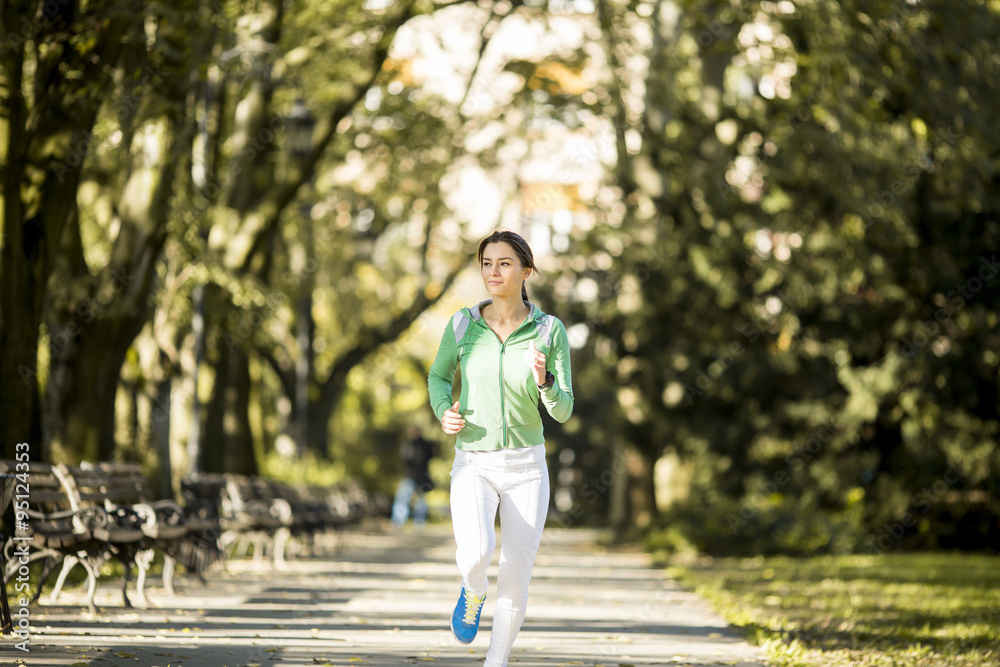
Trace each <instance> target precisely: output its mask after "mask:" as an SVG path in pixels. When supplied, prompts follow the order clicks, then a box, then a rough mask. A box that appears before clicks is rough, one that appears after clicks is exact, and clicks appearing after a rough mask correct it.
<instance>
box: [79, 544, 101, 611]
mask: <svg viewBox="0 0 1000 667" xmlns="http://www.w3.org/2000/svg"><path fill="white" fill-rule="evenodd" d="M79 562H80V564H81V565H83V567H84V568H85V569H86V570H87V612H88V613H89V614H90V615H91V616H97V606H96V605H95V604H94V594H95V593H97V568H95V567H94V564H93V563H91V562H90V559H89V558H84V559H83V560H80V561H79Z"/></svg>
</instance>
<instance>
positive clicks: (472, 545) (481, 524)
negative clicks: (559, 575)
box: [451, 445, 549, 667]
mask: <svg viewBox="0 0 1000 667" xmlns="http://www.w3.org/2000/svg"><path fill="white" fill-rule="evenodd" d="M498 507H499V509H500V572H499V574H498V575H497V598H496V605H495V607H494V611H493V631H492V633H491V635H490V648H489V650H488V651H487V652H486V662H485V666H484V667H505V666H506V665H507V658H508V657H509V656H510V651H511V648H513V645H514V639H515V638H516V637H517V633H518V631H519V630H520V629H521V623H522V622H524V612H525V610H526V609H527V606H528V582H530V581H531V568H532V566H533V565H534V563H535V554H537V553H538V544H539V543H540V542H541V539H542V528H543V527H544V526H545V515H546V514H547V512H548V508H549V473H548V469H547V468H546V465H545V445H535V446H534V447H522V448H520V449H503V450H498V451H490V452H466V451H461V450H459V451H457V452H455V464H454V465H453V466H452V469H451V523H452V528H453V529H454V531H455V544H456V545H457V547H458V548H457V549H456V550H455V560H456V561H457V563H458V569H459V572H461V574H462V583H463V585H464V586H465V589H466V590H468V591H471V592H473V593H474V594H476V595H482V594H483V593H485V592H486V589H487V587H488V585H489V582H488V581H487V579H486V570H487V568H488V567H489V565H490V561H491V560H492V558H493V550H494V549H495V548H496V537H495V535H494V529H493V526H494V522H495V521H496V515H497V508H498Z"/></svg>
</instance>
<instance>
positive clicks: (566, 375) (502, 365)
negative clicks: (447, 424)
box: [427, 301, 573, 451]
mask: <svg viewBox="0 0 1000 667" xmlns="http://www.w3.org/2000/svg"><path fill="white" fill-rule="evenodd" d="M489 303H490V301H483V302H481V303H479V304H478V305H476V306H473V307H472V308H462V309H461V310H460V311H458V312H457V313H455V315H454V317H452V318H451V320H450V321H449V322H448V326H446V327H445V330H444V335H443V336H442V337H441V346H440V347H439V348H438V352H437V356H436V357H435V358H434V363H433V364H432V365H431V370H430V374H429V375H428V377H427V389H428V392H429V393H430V398H431V408H433V410H434V414H435V415H436V416H437V418H438V419H439V420H440V419H441V418H442V417H443V416H444V413H445V411H446V410H447V409H448V408H450V407H451V406H452V405H453V404H454V400H453V399H452V384H453V382H454V379H455V371H456V369H461V372H462V391H461V395H460V396H459V406H458V408H459V412H460V413H461V415H462V417H463V418H464V419H465V427H464V428H462V430H461V431H459V432H458V438H457V440H456V442H455V448H456V449H463V450H467V451H489V450H495V449H511V448H515V447H530V446H532V445H540V444H543V443H544V442H545V438H544V436H543V435H542V417H541V415H540V414H539V411H538V399H539V397H541V399H542V404H543V405H544V406H545V409H546V410H548V411H549V414H550V415H552V418H553V419H555V420H556V421H559V422H565V421H566V420H567V419H569V418H570V415H572V414H573V378H572V373H571V371H570V362H569V339H568V338H567V337H566V327H564V326H563V323H562V322H560V321H559V320H558V319H557V318H555V317H554V316H552V315H546V314H545V313H543V312H542V311H541V310H539V309H538V308H537V307H536V306H535V305H533V304H528V305H529V306H531V312H530V313H528V316H527V317H526V318H525V320H524V322H522V323H521V326H519V327H518V328H517V329H515V330H514V332H513V333H512V334H510V336H508V337H507V340H505V341H503V342H500V337H499V336H497V334H496V332H494V331H493V329H491V328H490V327H489V326H488V325H487V324H486V322H485V320H484V319H483V316H482V314H481V309H482V308H483V306H485V305H487V304H489ZM530 341H534V342H535V348H536V349H537V350H538V351H539V352H542V353H544V354H545V356H546V360H547V361H546V364H545V367H546V370H548V371H550V372H551V373H552V374H553V375H554V376H555V383H554V384H553V385H552V386H551V387H549V388H548V389H539V388H538V385H537V384H535V378H534V377H533V376H532V374H531V369H530V368H529V367H528V365H527V364H526V363H525V362H524V353H525V352H526V351H527V350H528V344H529V342H530Z"/></svg>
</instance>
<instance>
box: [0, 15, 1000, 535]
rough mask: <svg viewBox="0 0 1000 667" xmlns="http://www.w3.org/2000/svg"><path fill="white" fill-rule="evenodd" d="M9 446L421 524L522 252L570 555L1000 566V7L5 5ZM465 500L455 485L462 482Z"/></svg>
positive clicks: (0, 132)
mask: <svg viewBox="0 0 1000 667" xmlns="http://www.w3.org/2000/svg"><path fill="white" fill-rule="evenodd" d="M0 22H2V28H0V38H2V43H0V160H2V167H3V173H2V190H0V197H2V206H0V211H2V213H0V216H2V217H0V220H2V228H0V244H2V245H0V438H2V442H3V447H4V450H3V454H4V457H6V458H10V457H11V456H12V453H13V448H14V443H16V442H29V443H31V445H32V452H33V454H34V455H35V456H36V457H37V458H40V459H44V460H62V461H79V460H84V459H90V460H94V459H107V458H125V459H130V460H137V461H141V462H142V463H143V464H144V465H145V466H146V467H147V469H148V470H149V471H150V472H151V473H154V477H155V479H157V480H158V483H159V484H160V485H161V490H162V491H163V492H165V493H169V492H171V491H172V490H173V491H175V490H176V488H177V484H178V479H179V478H180V476H182V475H184V474H187V473H189V472H192V471H199V470H201V471H232V472H242V473H257V472H259V473H264V474H271V475H277V476H282V477H285V478H287V479H291V480H301V479H305V478H308V479H309V480H310V481H313V482H335V481H341V480H344V479H348V478H352V479H357V480H361V481H362V482H363V483H365V485H366V486H367V487H368V488H370V489H373V490H381V491H390V490H391V489H392V488H393V487H394V485H395V481H396V476H397V475H398V474H399V472H400V464H399V461H398V460H397V455H396V452H397V449H398V444H399V438H400V436H401V434H402V433H403V431H404V430H405V427H406V426H407V425H409V424H417V425H420V426H421V427H422V428H423V429H424V430H425V433H427V434H431V433H434V434H435V437H437V438H438V439H439V441H440V443H441V445H442V451H447V447H448V446H449V445H450V443H449V442H448V440H447V439H446V438H445V437H444V436H443V435H442V434H441V433H440V430H439V429H438V428H437V425H436V423H435V421H434V419H433V416H432V415H431V413H430V411H429V410H428V408H427V396H426V383H425V379H426V370H427V368H428V367H429V364H430V361H431V359H432V358H433V353H434V350H435V348H436V345H437V343H438V341H439V337H440V332H441V330H442V329H443V327H444V322H445V321H446V319H447V317H448V316H449V315H450V314H451V313H452V312H454V310H455V309H456V308H457V307H458V306H460V305H464V304H467V303H472V302H475V301H477V300H478V299H479V298H481V296H480V295H481V294H482V293H483V292H482V288H481V285H480V284H479V280H478V274H477V272H476V269H475V267H470V262H469V259H470V256H471V255H472V253H473V252H474V249H475V243H476V242H477V240H478V239H479V238H481V237H482V236H484V235H486V234H487V233H489V232H490V231H491V230H492V229H494V228H496V227H498V226H508V227H511V228H513V229H515V230H516V231H519V232H521V233H523V234H524V235H525V236H526V237H528V239H529V241H530V242H531V243H532V245H533V247H534V249H535V251H536V254H537V255H538V256H539V260H540V264H541V267H542V270H543V272H544V275H543V276H542V277H541V278H540V279H538V280H533V281H532V282H531V284H530V285H529V291H530V293H531V294H532V298H533V299H535V300H537V301H538V302H539V304H540V305H541V306H542V308H543V309H545V310H546V311H548V312H551V313H554V314H556V315H557V316H558V317H560V318H561V319H562V320H563V321H564V322H565V323H566V324H567V327H568V329H569V332H570V339H571V343H572V345H573V347H574V358H573V363H574V371H575V387H574V388H575V391H576V399H577V408H576V415H575V416H574V417H573V418H572V419H571V420H570V421H569V422H567V423H566V424H565V425H563V426H558V425H556V424H554V423H551V422H547V434H548V435H549V449H550V463H551V470H552V473H553V487H554V490H555V492H554V496H553V497H554V507H553V513H552V515H551V518H552V522H553V523H554V524H557V525H590V524H597V525H611V526H613V527H614V528H615V529H616V532H617V534H618V536H619V537H635V536H638V535H643V536H645V538H646V539H647V540H648V542H649V544H650V545H651V546H653V547H654V548H662V549H667V550H684V549H700V550H704V551H708V552H727V553H740V552H761V551H764V552H768V551H782V552H793V553H794V552H816V551H831V552H879V551H888V550H891V549H894V548H897V547H899V548H904V547H905V548H914V547H933V548H968V549H984V548H985V549H993V550H996V549H997V548H998V547H1000V449H998V443H997V439H998V430H1000V414H998V408H1000V396H998V386H1000V370H998V369H1000V327H998V322H997V317H998V316H997V313H998V311H1000V307H998V306H1000V303H998V302H1000V265H998V264H997V260H996V256H995V253H996V249H997V242H998V239H1000V176H998V169H1000V130H998V129H996V126H995V123H993V122H992V120H993V115H994V114H993V113H992V111H993V110H994V108H995V100H996V99H1000V52H998V51H997V47H996V45H997V44H998V43H1000V4H998V3H997V2H996V1H995V0H988V1H987V0H982V1H979V2H977V1H975V0H963V1H962V2H956V3H949V2H944V0H914V1H910V0H898V1H891V0H868V1H866V2H853V1H851V0H844V1H842V2H834V1H832V0H816V1H813V2H804V1H803V2H793V1H791V0H781V1H777V2H764V1H761V2H732V1H724V0H685V1H684V2H667V1H666V0H654V1H651V2H632V1H628V2H626V1H621V2H618V1H613V0H597V2H596V4H595V3H593V2H590V1H589V0H576V1H575V2H571V1H569V0H563V1H560V2H556V1H555V0H548V1H545V0H538V1H533V2H522V1H516V2H511V1H509V0H503V1H501V2H495V3H493V2H479V3H476V2H471V1H467V2H443V3H437V4H436V3H433V2H429V1H425V0H416V1H409V2H389V1H386V2H378V1H376V0H368V1H367V2H358V1H355V0H337V1H335V2H323V3H321V2H317V1H316V0H256V1H253V2H236V1H227V0H217V1H216V2H213V3H208V4H205V3H196V2H186V1H178V2H174V3H170V4H169V5H165V4H162V3H147V2H137V1H133V0H129V1H124V0H106V1H103V2H87V3H83V2H78V1H74V0H67V2H62V3H51V2H49V3H45V2H41V1H40V0H21V1H9V2H5V3H3V4H2V5H0ZM448 458H449V456H445V457H444V461H443V462H442V466H441V467H440V468H438V469H437V472H438V474H439V475H440V476H441V477H442V479H441V480H440V481H442V482H446V480H447V474H446V472H445V471H446V465H444V464H446V463H447V459H448Z"/></svg>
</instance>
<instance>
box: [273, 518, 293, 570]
mask: <svg viewBox="0 0 1000 667" xmlns="http://www.w3.org/2000/svg"><path fill="white" fill-rule="evenodd" d="M291 536H292V532H291V531H290V530H288V528H286V527H284V526H282V527H281V528H279V529H278V532H276V533H275V534H274V547H273V549H274V555H273V559H274V567H275V568H276V569H278V570H284V569H285V547H286V546H288V540H289V538H290V537H291Z"/></svg>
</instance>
